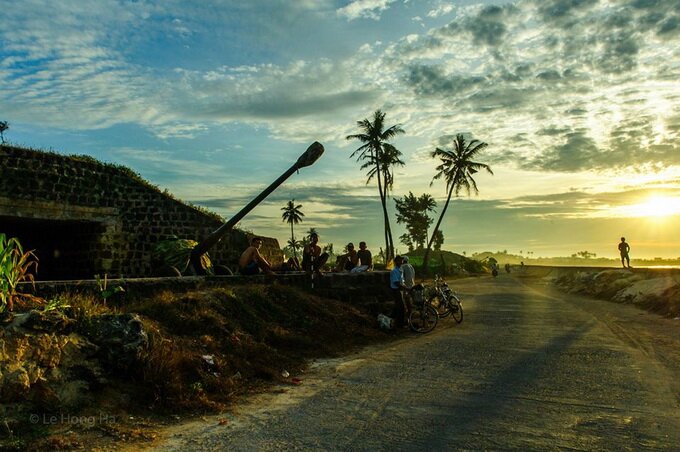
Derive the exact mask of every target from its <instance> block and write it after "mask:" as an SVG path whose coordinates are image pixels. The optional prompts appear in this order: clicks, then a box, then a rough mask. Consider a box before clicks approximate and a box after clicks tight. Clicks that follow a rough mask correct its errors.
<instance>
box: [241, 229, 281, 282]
mask: <svg viewBox="0 0 680 452" xmlns="http://www.w3.org/2000/svg"><path fill="white" fill-rule="evenodd" d="M261 246H262V238H261V237H253V238H252V239H250V246H249V247H248V248H246V250H245V251H244V252H243V254H241V257H240V258H239V260H238V266H239V272H240V273H241V274H242V275H257V274H258V273H260V270H262V271H263V272H265V273H266V274H268V275H274V274H275V273H274V272H273V271H272V267H271V265H270V264H269V262H267V259H265V258H264V256H263V255H262V254H260V247H261Z"/></svg>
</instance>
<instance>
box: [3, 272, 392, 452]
mask: <svg viewBox="0 0 680 452" xmlns="http://www.w3.org/2000/svg"><path fill="white" fill-rule="evenodd" d="M126 297H127V295H124V296H121V297H118V299H117V300H116V301H113V300H110V299H109V300H106V302H104V301H103V300H101V299H100V298H99V297H96V296H94V295H82V294H65V295H62V296H61V298H60V299H59V300H58V301H56V302H54V303H52V304H51V305H50V306H52V308H53V309H63V310H64V312H66V313H67V314H68V315H69V317H71V318H73V319H75V321H76V325H83V324H85V323H87V322H88V321H89V319H91V318H92V317H93V316H96V315H100V314H111V313H136V314H138V315H139V316H140V317H141V319H142V322H143V324H144V327H145V331H146V333H147V335H148V339H149V340H148V346H147V347H146V348H145V350H144V351H143V353H142V354H141V356H139V359H138V361H137V365H136V366H135V367H134V368H132V369H127V370H125V371H116V370H114V369H109V370H108V371H107V375H106V378H107V383H106V385H105V387H101V386H100V387H98V388H94V389H93V390H94V391H95V394H94V397H93V401H92V404H91V405H90V406H83V407H80V408H78V409H77V410H76V411H75V412H71V413H69V414H77V415H84V416H94V417H95V418H98V416H99V414H100V413H102V412H104V413H106V414H111V415H113V416H115V417H116V419H117V421H116V422H115V423H112V424H97V425H96V426H95V427H94V428H91V427H87V426H77V427H74V428H71V430H72V431H74V432H75V433H72V434H70V436H69V435H66V436H65V435H64V427H65V426H63V425H55V426H53V427H50V428H41V429H37V430H36V428H35V426H34V425H30V424H28V422H26V421H27V419H28V417H27V416H23V417H20V418H18V421H20V422H19V423H14V424H13V425H12V429H13V430H14V432H15V435H14V436H13V437H11V438H3V437H2V434H1V433H0V449H2V448H3V447H9V448H10V450H11V448H12V447H13V448H15V449H16V450H22V449H24V448H26V447H28V446H30V447H35V448H45V449H54V448H58V447H62V446H63V447H78V444H80V445H83V444H90V443H91V442H92V441H96V442H100V441H104V440H107V441H111V442H112V443H115V442H116V441H119V440H120V438H128V439H129V438H137V440H140V441H152V440H153V437H154V426H158V424H159V423H166V422H167V421H168V419H172V417H173V416H176V415H180V416H182V417H187V416H189V417H190V416H195V415H198V414H202V413H214V412H218V411H220V410H222V409H225V408H227V407H228V406H230V404H232V403H233V402H234V401H235V400H236V398H237V397H238V396H241V395H243V394H246V393H250V392H253V391H260V390H262V389H263V388H265V387H267V386H268V385H271V384H275V383H282V384H286V383H288V384H293V382H292V380H291V379H292V378H304V377H301V375H302V374H303V371H304V370H305V367H306V365H307V363H308V361H309V360H310V359H313V358H319V357H332V356H339V355H341V354H344V353H347V352H348V351H351V350H353V349H355V348H358V347H360V346H363V345H367V344H369V343H375V342H379V341H386V340H390V338H391V337H392V336H390V335H387V334H385V333H384V332H382V331H380V330H379V329H378V328H377V325H376V321H375V317H374V316H373V315H372V314H369V313H368V312H367V311H364V310H362V309H360V308H357V307H354V306H351V305H348V304H346V303H342V302H339V301H335V300H330V299H325V298H320V297H318V296H316V295H314V294H311V293H309V292H306V291H303V290H300V289H297V288H294V287H288V286H282V285H277V284H270V285H247V286H245V285H244V286H236V287H232V288H212V289H206V290H192V291H184V292H170V291H165V292H161V293H158V294H156V295H154V296H151V297H146V298H138V299H130V298H126ZM60 306H61V308H60ZM77 329H78V327H77V326H76V330H77ZM284 371H286V372H287V373H288V374H290V375H289V376H288V377H284V375H285V374H284ZM0 408H1V406H0ZM27 409H34V410H35V409H38V408H35V407H33V408H27ZM21 421H23V423H24V424H26V425H21ZM40 427H43V426H40ZM102 435H104V437H105V439H104V440H103V439H102ZM106 438H108V439H106ZM74 441H75V443H74ZM67 444H71V446H68V445H67Z"/></svg>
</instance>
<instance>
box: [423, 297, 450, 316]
mask: <svg viewBox="0 0 680 452" xmlns="http://www.w3.org/2000/svg"><path fill="white" fill-rule="evenodd" d="M427 302H428V303H429V304H431V305H432V307H434V308H435V309H436V310H437V315H438V316H439V317H440V318H442V319H443V318H444V317H448V316H449V315H450V314H451V303H450V302H447V301H446V300H445V299H444V298H442V296H441V295H434V296H432V297H431V298H430V299H429V300H427Z"/></svg>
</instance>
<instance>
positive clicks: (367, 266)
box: [351, 242, 373, 273]
mask: <svg viewBox="0 0 680 452" xmlns="http://www.w3.org/2000/svg"><path fill="white" fill-rule="evenodd" d="M357 256H358V257H359V265H357V266H356V267H354V268H353V269H352V270H351V271H352V273H358V272H366V271H371V270H373V256H371V252H370V251H369V250H367V249H366V242H359V251H357Z"/></svg>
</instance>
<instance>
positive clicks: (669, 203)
mask: <svg viewBox="0 0 680 452" xmlns="http://www.w3.org/2000/svg"><path fill="white" fill-rule="evenodd" d="M614 210H615V212H616V213H617V214H619V215H621V216H623V217H633V218H636V217H646V218H663V217H668V216H671V215H678V214H680V198H678V197H670V196H653V197H651V198H648V199H647V200H644V201H643V202H640V203H637V204H628V205H624V206H620V207H618V208H616V209H614Z"/></svg>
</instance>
